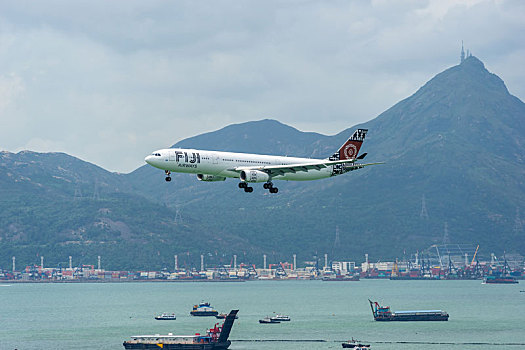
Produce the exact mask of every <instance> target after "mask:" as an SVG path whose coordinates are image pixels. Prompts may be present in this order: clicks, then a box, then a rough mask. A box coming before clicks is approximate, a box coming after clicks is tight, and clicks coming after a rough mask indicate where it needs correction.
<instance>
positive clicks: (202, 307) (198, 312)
mask: <svg viewBox="0 0 525 350" xmlns="http://www.w3.org/2000/svg"><path fill="white" fill-rule="evenodd" d="M218 314H219V312H218V311H217V310H214V309H213V308H212V307H211V306H210V303H206V302H201V303H200V304H199V305H193V309H192V310H191V311H190V315H192V316H217V315H218Z"/></svg>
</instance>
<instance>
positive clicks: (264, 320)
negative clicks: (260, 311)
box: [259, 316, 281, 323]
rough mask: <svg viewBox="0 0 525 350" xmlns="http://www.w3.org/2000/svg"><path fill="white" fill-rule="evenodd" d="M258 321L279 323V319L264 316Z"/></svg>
mask: <svg viewBox="0 0 525 350" xmlns="http://www.w3.org/2000/svg"><path fill="white" fill-rule="evenodd" d="M259 323H281V321H278V320H273V319H272V318H271V317H268V316H266V317H265V318H263V319H262V320H259Z"/></svg>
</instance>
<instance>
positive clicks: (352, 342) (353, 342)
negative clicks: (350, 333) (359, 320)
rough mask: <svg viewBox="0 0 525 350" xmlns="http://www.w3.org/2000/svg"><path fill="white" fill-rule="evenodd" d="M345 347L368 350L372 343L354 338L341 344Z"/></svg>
mask: <svg viewBox="0 0 525 350" xmlns="http://www.w3.org/2000/svg"><path fill="white" fill-rule="evenodd" d="M341 345H342V346H343V348H345V349H354V350H368V349H370V344H363V343H360V342H359V341H358V340H356V339H354V338H352V340H349V341H347V342H345V343H342V344H341Z"/></svg>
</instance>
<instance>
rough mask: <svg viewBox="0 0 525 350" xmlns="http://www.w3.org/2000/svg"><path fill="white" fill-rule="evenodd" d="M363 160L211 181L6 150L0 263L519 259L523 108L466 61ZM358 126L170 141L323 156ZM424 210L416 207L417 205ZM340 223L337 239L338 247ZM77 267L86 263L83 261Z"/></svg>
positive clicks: (440, 78) (430, 88)
mask: <svg viewBox="0 0 525 350" xmlns="http://www.w3.org/2000/svg"><path fill="white" fill-rule="evenodd" d="M359 127H366V128H368V129H369V133H368V135H367V139H366V140H365V143H364V146H363V149H362V152H368V153H369V155H368V156H367V158H366V161H370V162H372V161H384V162H386V164H384V165H378V166H373V167H368V168H365V169H361V170H359V171H355V172H351V173H349V174H346V175H343V176H339V177H335V178H330V179H325V180H320V181H313V182H277V185H278V187H279V194H277V195H269V194H268V192H267V191H265V190H263V188H262V184H261V185H259V184H256V185H255V186H254V187H255V191H254V193H251V194H248V193H244V192H242V191H240V190H239V189H238V188H237V181H235V180H232V179H228V180H227V181H225V182H220V183H203V182H200V181H197V179H196V177H195V176H192V175H185V174H173V176H172V177H173V181H172V182H171V183H166V182H165V181H164V176H163V172H162V171H161V170H158V169H154V168H152V167H150V166H143V167H141V168H139V169H137V170H135V171H134V172H132V173H130V174H126V175H121V174H115V173H110V172H107V171H105V170H104V169H101V168H99V167H97V166H95V165H92V164H89V163H86V162H83V161H81V160H79V159H76V158H74V157H71V156H68V155H65V154H60V153H47V154H38V153H33V152H21V153H18V154H12V153H8V152H3V153H0V209H1V211H0V213H1V214H0V248H1V249H0V268H1V267H3V268H7V267H8V266H10V261H11V256H13V255H16V256H17V261H19V262H20V264H29V263H36V262H37V261H38V256H39V255H45V256H46V261H49V264H50V265H53V264H59V263H61V262H64V261H66V260H67V256H68V255H72V256H74V260H75V261H77V262H78V263H90V264H93V263H94V262H95V261H96V256H97V255H101V256H102V257H103V258H102V259H103V261H104V262H105V263H106V265H105V266H106V267H107V268H114V269H124V268H133V269H147V268H162V267H171V266H172V264H173V263H172V261H173V255H174V254H179V256H180V257H181V258H180V259H179V260H181V261H185V263H186V264H190V263H191V264H194V265H197V264H198V261H199V256H200V254H205V255H206V256H207V258H206V261H207V263H209V264H216V263H229V262H230V260H231V256H232V255H233V254H237V255H238V256H239V257H240V260H241V261H247V262H248V261H249V262H252V263H257V264H260V263H261V261H262V254H267V255H268V257H269V259H270V260H290V259H291V255H292V254H294V253H295V254H297V255H298V261H304V260H311V258H312V256H313V255H322V254H324V253H329V254H330V257H331V258H334V259H343V258H344V259H349V260H356V261H361V260H362V259H363V255H364V253H369V254H370V256H371V259H373V260H379V259H383V260H385V259H392V258H395V257H400V256H402V254H403V252H404V251H406V252H408V253H410V252H415V251H417V250H419V251H421V250H423V249H425V248H427V247H428V246H430V245H431V244H435V243H441V242H442V241H443V234H444V227H445V225H447V227H448V235H449V238H450V241H451V242H454V243H473V244H480V254H482V255H485V256H487V255H489V254H490V253H491V252H495V253H496V254H498V255H499V254H501V253H502V252H503V250H506V251H507V252H515V253H520V254H522V255H525V239H524V238H525V237H524V235H525V231H524V225H523V224H524V223H525V220H524V219H522V216H523V213H524V212H525V199H524V198H525V184H524V181H525V180H524V179H525V164H524V162H525V160H524V157H525V104H524V103H523V102H522V101H520V100H519V99H518V98H516V97H514V96H512V95H510V94H509V92H508V91H507V88H506V87H505V84H504V83H503V81H502V80H501V79H500V78H498V77H497V76H496V75H494V74H492V73H490V72H488V71H487V70H486V69H485V67H484V65H483V63H482V62H481V61H479V60H478V59H477V58H475V57H469V58H468V59H466V60H465V61H464V62H463V63H462V64H461V65H458V66H454V67H452V68H450V69H447V70H446V71H444V72H442V73H440V74H438V75H437V76H435V77H434V78H433V79H431V80H430V81H429V82H428V83H427V84H425V85H424V86H423V87H421V88H420V89H419V90H418V91H417V92H416V93H415V94H414V95H412V96H410V97H408V98H407V99H405V100H403V101H401V102H399V103H398V104H396V105H395V106H393V107H392V108H390V109H389V110H387V111H385V112H384V113H382V114H381V115H379V116H378V117H377V118H375V119H373V120H371V121H369V122H367V123H365V124H362V125H359ZM355 128H356V126H354V127H351V128H349V129H347V130H345V131H343V132H341V133H339V134H337V135H335V136H325V135H321V134H317V133H303V132H300V131H298V130H296V129H294V128H292V127H290V126H287V125H284V124H281V123H279V122H277V121H274V120H261V121H256V122H248V123H242V124H235V125H230V126H227V127H225V128H223V129H221V130H217V131H215V132H211V133H207V134H203V135H198V136H195V137H192V138H189V139H186V140H182V141H180V142H178V143H177V144H176V146H180V147H195V148H200V149H217V150H227V151H237V152H247V153H267V154H279V155H294V156H306V157H317V158H324V157H328V156H329V155H331V154H332V153H333V152H334V151H335V150H336V149H337V148H338V147H339V146H340V145H341V144H342V143H343V142H344V141H345V140H346V139H347V138H348V136H350V135H351V133H352V131H353V130H354V129H355ZM423 202H424V205H425V207H426V212H423V213H422V206H423ZM336 228H337V229H338V232H339V244H338V245H336V246H334V238H335V232H336ZM80 260H81V262H80Z"/></svg>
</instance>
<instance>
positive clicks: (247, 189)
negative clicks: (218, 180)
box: [239, 182, 253, 193]
mask: <svg viewBox="0 0 525 350" xmlns="http://www.w3.org/2000/svg"><path fill="white" fill-rule="evenodd" d="M239 188H244V192H248V193H250V192H253V187H249V186H248V184H247V183H246V182H239Z"/></svg>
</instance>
